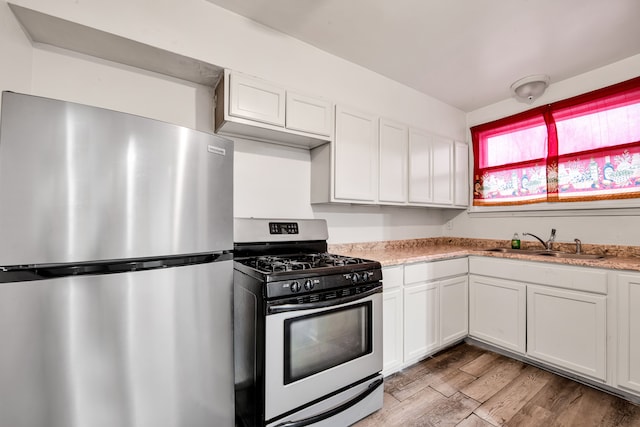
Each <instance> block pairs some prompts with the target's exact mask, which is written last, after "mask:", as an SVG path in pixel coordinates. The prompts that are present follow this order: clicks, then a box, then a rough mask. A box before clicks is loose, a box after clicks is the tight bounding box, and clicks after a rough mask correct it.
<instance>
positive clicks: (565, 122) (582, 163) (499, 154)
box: [471, 77, 640, 206]
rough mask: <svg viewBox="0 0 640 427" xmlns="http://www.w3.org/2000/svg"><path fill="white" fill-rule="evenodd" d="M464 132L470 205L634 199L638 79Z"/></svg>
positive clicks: (638, 181) (639, 148) (638, 163)
mask: <svg viewBox="0 0 640 427" xmlns="http://www.w3.org/2000/svg"><path fill="white" fill-rule="evenodd" d="M471 135H472V140H473V152H474V174H473V176H474V183H473V184H474V192H473V204H474V206H506V205H524V204H531V203H539V202H576V201H594V200H609V199H626V198H635V197H640V77H637V78H634V79H632V80H628V81H626V82H622V83H619V84H616V85H613V86H609V87H606V88H603V89H599V90H596V91H593V92H589V93H586V94H583V95H579V96H576V97H573V98H569V99H566V100H563V101H559V102H555V103H553V104H549V105H545V106H542V107H539V108H535V109H532V110H529V111H526V112H524V113H520V114H517V115H514V116H510V117H507V118H504V119H500V120H497V121H494V122H491V123H486V124H483V125H479V126H475V127H473V128H471Z"/></svg>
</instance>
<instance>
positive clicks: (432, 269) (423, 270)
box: [404, 257, 469, 285]
mask: <svg viewBox="0 0 640 427" xmlns="http://www.w3.org/2000/svg"><path fill="white" fill-rule="evenodd" d="M468 271H469V267H468V262H467V258H466V257H465V258H456V259H449V260H445V261H432V262H419V263H416V264H409V265H406V266H405V267H404V283H405V284H406V285H409V284H411V283H420V282H425V281H431V280H437V279H441V278H444V277H451V276H458V275H460V274H467V272H468Z"/></svg>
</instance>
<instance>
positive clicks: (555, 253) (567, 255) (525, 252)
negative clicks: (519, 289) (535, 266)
mask: <svg viewBox="0 0 640 427" xmlns="http://www.w3.org/2000/svg"><path fill="white" fill-rule="evenodd" d="M485 251H486V252H499V253H506V254H521V255H533V256H543V257H553V258H565V259H603V258H604V257H605V256H604V255H595V254H572V253H568V252H559V251H547V250H531V249H511V248H491V249H485Z"/></svg>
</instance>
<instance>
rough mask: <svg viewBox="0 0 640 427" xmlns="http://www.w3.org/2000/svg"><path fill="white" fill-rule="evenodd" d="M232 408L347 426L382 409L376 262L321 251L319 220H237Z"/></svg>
mask: <svg viewBox="0 0 640 427" xmlns="http://www.w3.org/2000/svg"><path fill="white" fill-rule="evenodd" d="M234 233H235V244H234V257H235V263H234V264H235V271H234V283H235V289H234V294H235V296H234V322H235V326H234V338H235V361H236V365H235V387H236V390H235V393H236V415H237V419H238V422H239V423H242V424H243V425H244V426H246V427H249V426H288V427H294V426H295V427H299V426H307V425H313V426H347V425H350V424H352V423H354V422H356V421H358V420H359V419H361V418H364V417H365V416H367V415H369V414H371V413H372V412H375V411H376V410H378V409H380V408H381V407H382V399H383V386H382V383H383V380H382V376H381V374H380V371H381V370H382V282H381V279H382V271H381V267H380V263H378V262H375V261H369V260H364V259H359V258H350V257H345V256H340V255H333V254H329V253H327V237H328V233H327V225H326V222H325V221H324V220H273V219H253V218H251V219H248V218H247V219H245V218H236V220H235V226H234Z"/></svg>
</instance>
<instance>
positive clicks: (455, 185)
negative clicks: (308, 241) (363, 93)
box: [311, 105, 469, 207]
mask: <svg viewBox="0 0 640 427" xmlns="http://www.w3.org/2000/svg"><path fill="white" fill-rule="evenodd" d="M335 111H336V112H335V138H334V141H333V142H332V143H331V144H327V145H326V146H320V147H315V148H314V149H312V151H311V203H330V202H345V203H363V204H378V205H398V206H425V207H427V206H435V207H463V206H466V205H467V203H468V202H467V198H468V190H467V192H466V193H465V190H466V189H467V188H468V185H469V184H468V182H467V176H468V171H467V166H466V165H467V164H468V153H467V151H466V145H465V144H463V143H459V144H460V148H458V156H457V157H454V153H455V151H454V141H453V140H452V139H447V138H444V137H441V136H437V135H434V134H431V133H429V132H426V131H422V130H419V129H415V128H412V127H410V126H408V125H406V124H404V123H400V122H397V121H393V120H390V119H387V118H378V116H376V115H374V114H369V113H364V112H362V111H359V110H355V109H352V108H349V107H344V106H340V105H338V106H336V109H335ZM454 160H455V161H454ZM458 170H459V172H457V171H458ZM454 172H455V173H454ZM455 179H459V180H460V181H459V182H454V180H455ZM454 193H455V195H456V199H455V200H456V202H455V203H454Z"/></svg>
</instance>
